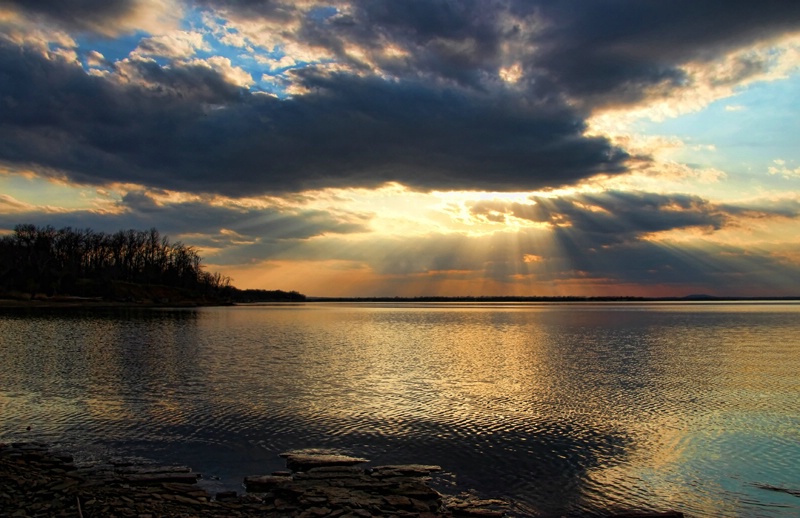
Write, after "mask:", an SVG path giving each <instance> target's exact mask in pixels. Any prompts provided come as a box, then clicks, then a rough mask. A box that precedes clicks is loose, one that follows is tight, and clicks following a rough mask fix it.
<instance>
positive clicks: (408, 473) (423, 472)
mask: <svg viewBox="0 0 800 518" xmlns="http://www.w3.org/2000/svg"><path fill="white" fill-rule="evenodd" d="M436 471H442V467H441V466H435V465H429V464H395V465H386V466H375V467H374V468H372V469H371V470H369V472H370V474H372V476H373V477H397V476H404V477H425V476H428V475H430V474H431V473H433V472H436Z"/></svg>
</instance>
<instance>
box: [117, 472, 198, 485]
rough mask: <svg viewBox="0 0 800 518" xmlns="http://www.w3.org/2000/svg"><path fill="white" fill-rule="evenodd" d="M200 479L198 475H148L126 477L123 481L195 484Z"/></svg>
mask: <svg viewBox="0 0 800 518" xmlns="http://www.w3.org/2000/svg"><path fill="white" fill-rule="evenodd" d="M198 478H199V476H198V474H197V473H148V474H133V475H125V476H123V477H122V480H123V481H125V482H129V483H131V484H163V483H164V482H181V483H184V484H194V483H196V482H197V479H198Z"/></svg>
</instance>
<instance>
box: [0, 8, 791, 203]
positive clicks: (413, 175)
mask: <svg viewBox="0 0 800 518" xmlns="http://www.w3.org/2000/svg"><path fill="white" fill-rule="evenodd" d="M10 6H11V9H12V10H13V12H14V13H16V14H17V15H18V16H19V17H21V16H23V15H24V16H27V17H30V19H31V20H32V21H31V24H33V23H34V22H35V21H36V20H42V21H43V22H42V23H47V24H51V25H54V26H58V27H61V28H62V29H64V30H69V31H73V32H74V33H75V34H78V33H84V32H87V31H88V32H95V33H100V34H104V35H107V36H112V35H116V34H120V33H121V32H125V31H128V32H130V31H133V30H139V31H141V30H147V28H154V27H156V25H155V24H154V23H155V22H154V20H159V19H164V18H165V17H166V18H169V17H170V16H172V15H177V13H181V12H182V11H181V9H180V8H175V6H174V5H171V4H170V3H168V2H167V3H164V2H155V0H136V1H135V0H128V1H123V0H116V1H109V2H105V1H104V2H97V1H94V0H88V1H78V0H73V1H67V2H55V1H49V0H48V1H45V2H21V1H16V0H15V1H13V2H11V3H10ZM185 6H186V7H187V9H194V10H198V9H199V10H203V15H202V16H199V17H198V18H199V19H203V20H205V21H209V20H215V22H214V23H215V24H216V25H215V26H214V27H211V28H209V31H208V32H206V33H204V35H205V37H211V35H216V37H217V38H222V37H223V36H224V35H227V36H226V37H229V39H230V38H234V36H236V37H237V38H238V40H237V41H239V43H240V44H241V46H242V47H241V48H242V49H244V50H248V49H253V48H255V47H258V49H257V50H258V55H259V56H260V61H261V62H266V63H267V64H266V70H256V69H245V68H243V66H241V64H240V63H241V62H243V61H240V62H235V61H234V60H233V58H232V57H229V56H227V55H226V56H222V55H215V56H209V57H204V58H203V59H199V58H194V59H190V57H192V56H194V52H195V51H196V50H197V49H201V48H202V49H208V51H209V52H210V49H212V48H216V47H215V46H213V45H209V47H206V46H204V45H205V43H204V41H203V40H202V39H201V38H200V36H199V34H200V33H199V32H181V31H172V30H169V31H168V30H166V29H164V28H162V29H161V30H160V31H159V32H157V33H151V34H149V35H147V36H143V37H142V39H141V40H140V41H139V44H138V47H137V49H138V50H136V51H134V52H133V53H132V54H131V55H129V57H127V58H125V59H122V60H119V61H116V62H114V63H110V62H108V61H106V60H104V59H103V58H102V56H101V54H99V52H98V51H95V50H92V49H87V50H86V51H85V52H86V53H85V55H86V56H87V63H88V64H89V66H93V65H94V66H96V65H99V64H103V70H102V71H100V70H97V69H92V70H90V71H88V72H87V71H86V70H84V69H83V68H82V67H81V65H80V63H79V62H78V60H77V59H75V58H74V57H70V56H68V55H66V54H64V53H63V51H61V53H59V51H58V49H53V50H49V49H47V48H43V47H42V46H41V45H39V46H37V47H36V48H35V50H34V48H33V47H32V46H28V45H26V44H24V43H23V44H22V46H20V43H19V42H15V43H14V44H11V43H10V42H8V41H4V42H3V43H2V44H0V69H1V70H3V71H4V73H5V74H6V76H7V77H8V80H7V81H3V82H2V84H0V99H2V101H0V103H2V111H0V137H2V143H0V160H3V161H5V162H7V163H11V164H17V165H18V166H20V167H26V168H30V169H33V170H38V171H41V174H43V175H44V174H47V173H46V172H47V171H51V170H53V171H59V174H64V175H66V176H67V177H69V178H70V179H71V180H72V181H75V182H80V183H86V184H97V185H103V184H105V183H109V182H129V183H136V184H139V185H146V186H150V187H153V188H163V189H173V190H181V191H187V192H197V193H220V194H225V195H229V196H243V195H251V194H253V193H287V192H299V191H303V190H306V189H320V188H326V187H348V186H352V187H370V188H374V187H377V186H380V185H382V184H384V183H386V182H398V183H401V184H403V185H406V186H409V187H412V188H414V189H418V190H422V191H425V190H494V191H531V190H537V189H547V188H555V187H561V186H567V185H572V184H576V183H579V182H581V181H583V180H586V179H589V178H592V177H595V176H597V175H605V176H606V177H610V176H614V175H619V174H621V173H625V172H626V171H628V170H629V168H630V167H631V164H632V161H631V157H630V156H629V154H628V153H627V152H626V151H625V150H623V149H621V148H620V147H618V146H616V145H614V144H613V143H612V142H611V141H610V140H609V139H608V138H606V137H604V136H600V135H594V136H589V135H587V134H586V129H587V126H586V120H587V118H588V117H590V116H591V115H592V114H593V113H594V112H596V111H597V110H598V109H601V108H605V107H609V106H629V105H635V104H637V103H642V102H644V101H645V100H648V101H649V100H652V99H658V98H662V97H669V96H670V95H677V93H680V94H681V95H684V94H686V92H688V91H689V88H690V87H691V86H692V82H693V81H695V80H696V78H700V77H701V76H703V71H708V70H711V69H712V68H714V67H712V66H711V64H713V63H716V62H717V61H718V60H720V59H723V58H724V59H723V61H725V63H726V68H725V70H726V71H727V72H726V73H724V74H722V73H721V72H720V73H718V74H714V77H716V78H717V79H718V80H719V81H722V83H724V85H725V86H724V87H725V88H732V85H735V84H737V82H741V81H745V80H746V79H747V78H748V77H751V76H753V75H754V74H755V75H758V74H761V73H762V72H763V71H764V70H765V67H767V68H768V65H767V64H765V61H764V59H766V58H763V56H761V55H760V54H759V55H755V56H748V55H746V53H744V54H742V53H741V52H744V50H746V49H747V48H749V47H748V46H749V45H752V44H755V43H758V42H769V41H773V40H774V39H775V38H778V37H779V36H781V35H783V34H787V33H789V32H791V31H796V30H797V28H798V26H799V24H800V4H798V5H795V4H794V3H791V2H777V1H773V0H767V1H766V3H758V4H753V3H752V2H744V1H734V2H728V3H726V4H725V6H724V7H720V6H719V4H716V3H712V2H696V1H695V2H689V1H688V0H680V1H677V2H668V3H667V2H664V3H658V2H638V1H623V0H599V1H597V2H577V1H574V0H570V1H565V2H556V3H554V2H544V1H542V2H523V1H514V0H511V1H508V0H505V1H500V0H481V1H478V0H469V1H462V2H449V1H428V0H426V1H422V0H409V1H407V2H391V1H384V0H369V1H366V0H357V1H353V2H349V3H346V4H345V3H333V4H331V3H322V2H315V1H310V0H309V1H303V2H281V1H275V2H253V1H250V0H204V1H202V2H187V3H186V4H185ZM169 8H173V10H172V11H170V10H169ZM195 14H197V13H196V12H195ZM231 41H232V40H231ZM743 49H744V50H743ZM740 51H741V52H740ZM737 52H738V53H737ZM732 53H733V54H732ZM73 54H74V52H73ZM265 55H266V56H269V57H267V58H265V57H264V56H265ZM155 58H159V59H155ZM163 58H169V59H168V61H169V62H168V63H164V60H163ZM762 58H763V59H762ZM715 60H717V61H715ZM244 61H247V60H244ZM248 63H250V64H251V65H254V66H255V65H259V60H258V59H249V61H248ZM275 63H283V64H290V63H291V64H293V66H292V68H291V69H290V70H280V71H278V72H275V74H277V75H276V76H275V84H274V85H272V87H274V91H273V90H269V92H270V93H274V92H278V93H279V94H281V95H279V96H278V97H280V99H278V98H275V97H273V96H271V95H265V92H264V91H263V90H259V88H266V87H264V85H263V81H265V80H270V79H269V77H270V74H272V73H273V67H274V66H276V65H274V64H275ZM692 67H694V68H692ZM714 70H717V69H714ZM258 72H261V73H258ZM266 72H269V74H266ZM254 77H257V78H259V80H258V81H255V80H254V79H253V78H254ZM720 78H721V79H720ZM706 79H708V78H706ZM706 79H704V81H705V80H706ZM636 158H637V160H639V161H647V160H649V159H650V157H648V156H640V157H636Z"/></svg>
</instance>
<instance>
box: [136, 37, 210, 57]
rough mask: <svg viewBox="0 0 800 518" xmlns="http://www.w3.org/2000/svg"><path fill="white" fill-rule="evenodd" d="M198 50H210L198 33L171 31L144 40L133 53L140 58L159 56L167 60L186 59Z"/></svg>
mask: <svg viewBox="0 0 800 518" xmlns="http://www.w3.org/2000/svg"><path fill="white" fill-rule="evenodd" d="M198 50H210V47H209V46H208V44H207V43H205V42H204V41H203V35H202V34H201V33H199V32H189V31H173V32H170V33H168V34H161V35H158V36H153V37H150V38H144V39H143V40H142V41H140V42H139V46H138V47H136V50H135V51H134V52H135V53H137V54H140V55H142V56H161V57H167V58H173V59H175V58H188V57H191V56H193V55H194V54H195V53H196V52H197V51H198Z"/></svg>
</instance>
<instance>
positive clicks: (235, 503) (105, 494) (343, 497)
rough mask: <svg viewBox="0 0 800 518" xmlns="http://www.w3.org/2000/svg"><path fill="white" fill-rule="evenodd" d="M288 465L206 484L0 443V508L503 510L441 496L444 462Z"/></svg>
mask: <svg viewBox="0 0 800 518" xmlns="http://www.w3.org/2000/svg"><path fill="white" fill-rule="evenodd" d="M281 456H282V457H284V458H285V459H286V464H287V470H286V471H277V472H272V473H270V474H267V475H255V476H249V477H245V478H244V481H243V482H244V484H243V486H244V487H245V490H244V492H243V493H241V494H239V493H238V492H235V491H222V492H217V493H216V494H215V495H212V494H210V493H208V492H207V491H206V490H205V489H203V488H202V487H201V486H200V485H198V481H200V480H201V479H202V474H200V473H196V472H193V471H192V470H191V468H188V467H185V466H155V467H154V466H140V465H132V464H130V463H116V464H115V463H113V462H101V463H98V464H92V465H88V466H79V465H76V464H75V462H74V458H73V456H72V455H71V454H69V453H64V452H58V451H53V450H51V449H50V447H49V446H48V445H46V444H44V443H39V442H25V443H11V444H3V443H0V516H9V517H24V516H64V517H67V516H79V517H83V516H87V517H88V516H136V517H139V518H148V517H149V518H152V517H155V516H170V517H173V516H174V517H189V516H210V517H233V518H236V517H240V518H241V517H255V516H262V517H263V516H268V517H278V516H281V517H298V518H313V517H319V518H322V517H331V518H335V517H341V518H355V517H362V518H367V517H370V516H375V517H378V516H398V517H412V516H419V517H425V518H437V517H456V516H467V517H468V516H483V517H501V516H507V512H506V508H507V505H506V504H505V503H504V502H501V501H499V500H481V499H478V498H476V497H474V496H472V495H468V494H464V495H458V496H448V495H442V494H440V493H439V492H437V491H436V490H434V489H433V488H431V487H430V486H429V485H428V484H427V481H428V480H430V477H431V475H432V474H433V473H435V472H437V471H440V470H441V468H440V467H439V466H428V465H420V464H413V465H391V466H376V467H373V468H369V469H362V468H360V467H358V466H359V465H360V464H363V463H365V462H368V461H367V459H360V458H354V457H346V456H340V455H319V454H302V453H286V454H281Z"/></svg>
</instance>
